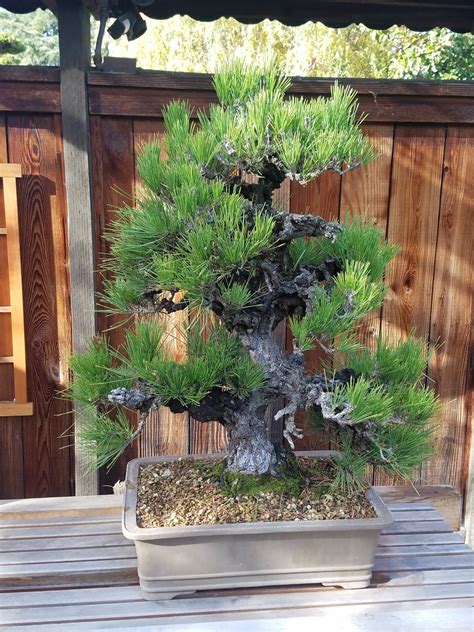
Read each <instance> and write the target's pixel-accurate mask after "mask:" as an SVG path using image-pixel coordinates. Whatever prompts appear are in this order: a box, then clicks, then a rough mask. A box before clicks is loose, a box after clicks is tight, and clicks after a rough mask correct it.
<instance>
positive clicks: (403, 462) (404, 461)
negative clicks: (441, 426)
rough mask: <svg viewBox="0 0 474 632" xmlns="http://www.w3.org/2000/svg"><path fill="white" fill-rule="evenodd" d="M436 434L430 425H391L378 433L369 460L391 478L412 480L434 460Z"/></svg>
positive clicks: (369, 453)
mask: <svg viewBox="0 0 474 632" xmlns="http://www.w3.org/2000/svg"><path fill="white" fill-rule="evenodd" d="M433 431H434V428H433V427H432V426H430V425H427V424H396V423H395V424H388V425H387V426H386V427H381V428H379V429H378V432H377V443H374V444H373V445H372V447H371V448H370V449H369V451H368V458H369V459H370V462H372V463H375V464H378V465H381V466H382V467H383V469H384V470H385V471H386V472H388V473H389V474H393V475H395V476H400V477H402V478H407V479H409V478H410V477H411V476H412V474H413V470H414V469H415V468H416V467H418V466H419V465H420V464H421V463H422V462H423V461H424V460H426V459H428V458H430V457H431V456H432V454H433V443H432V435H433Z"/></svg>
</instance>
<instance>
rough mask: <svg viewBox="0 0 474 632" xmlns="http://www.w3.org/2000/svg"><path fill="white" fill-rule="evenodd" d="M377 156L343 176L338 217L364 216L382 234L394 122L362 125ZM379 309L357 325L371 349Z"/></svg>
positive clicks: (385, 225) (377, 325) (342, 218)
mask: <svg viewBox="0 0 474 632" xmlns="http://www.w3.org/2000/svg"><path fill="white" fill-rule="evenodd" d="M364 132H365V134H366V135H367V136H368V137H369V138H370V142H371V144H372V147H373V148H374V149H375V151H376V154H377V158H376V159H375V160H373V161H372V162H371V163H370V164H369V165H368V166H366V167H364V168H362V169H356V170H355V171H351V172H349V173H347V174H345V175H344V176H343V177H342V188H341V210H340V216H341V220H344V218H345V216H346V213H347V212H348V211H350V212H351V213H352V215H353V216H354V217H361V216H362V217H364V218H366V219H367V221H369V222H371V223H373V224H374V225H376V226H378V227H379V228H380V229H381V231H382V233H383V235H384V236H385V234H386V232H387V222H388V204H389V194H390V171H391V165H392V151H393V133H394V126H393V125H365V126H364ZM381 314H382V311H381V309H380V310H375V311H373V312H372V313H371V314H369V315H368V316H366V318H364V319H362V321H361V322H360V324H359V333H360V336H361V339H362V342H363V343H364V344H365V345H367V346H368V347H371V348H373V347H374V344H375V339H376V338H377V336H378V335H379V333H380V320H381Z"/></svg>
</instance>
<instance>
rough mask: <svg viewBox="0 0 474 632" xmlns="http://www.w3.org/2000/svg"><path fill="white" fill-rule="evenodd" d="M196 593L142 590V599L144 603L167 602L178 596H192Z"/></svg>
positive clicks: (193, 591) (191, 591)
mask: <svg viewBox="0 0 474 632" xmlns="http://www.w3.org/2000/svg"><path fill="white" fill-rule="evenodd" d="M195 592H196V591H195V590H190V591H188V592H169V593H168V592H146V590H142V591H141V593H142V597H143V599H146V601H169V600H170V599H173V598H174V597H178V596H180V595H194V593H195Z"/></svg>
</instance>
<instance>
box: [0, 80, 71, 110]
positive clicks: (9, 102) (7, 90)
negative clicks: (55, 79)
mask: <svg viewBox="0 0 474 632" xmlns="http://www.w3.org/2000/svg"><path fill="white" fill-rule="evenodd" d="M0 111H2V112H31V111H33V112H45V113H46V112H47V113H52V112H55V113H59V112H61V100H60V95H59V85H55V84H53V83H28V82H15V83H13V82H9V81H2V80H1V78H0Z"/></svg>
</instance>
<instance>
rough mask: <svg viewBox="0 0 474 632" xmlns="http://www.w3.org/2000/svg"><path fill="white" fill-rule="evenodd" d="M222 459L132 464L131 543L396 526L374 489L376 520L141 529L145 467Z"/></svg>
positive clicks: (128, 495) (127, 508)
mask: <svg viewBox="0 0 474 632" xmlns="http://www.w3.org/2000/svg"><path fill="white" fill-rule="evenodd" d="M333 454H335V451H334V450H317V451H307V452H295V455H296V456H309V457H315V458H328V457H329V456H331V455H333ZM219 458H222V454H215V453H212V454H187V455H184V456H155V457H143V458H137V459H133V460H131V461H129V463H128V464H127V472H126V479H125V494H124V502H123V513H122V532H123V534H124V536H125V537H126V538H128V539H130V540H141V541H144V540H158V539H168V540H170V539H175V538H195V537H200V536H201V537H220V536H230V535H244V534H247V535H255V534H260V533H261V534H270V533H281V532H282V531H283V532H286V533H291V532H295V533H296V532H306V531H310V532H311V531H327V530H331V531H351V530H353V529H356V528H357V529H359V530H367V531H371V530H377V531H380V530H381V529H384V528H385V527H387V526H388V525H389V524H391V523H392V522H393V517H392V514H391V512H390V511H389V509H388V508H387V506H386V505H385V503H384V502H383V500H382V499H381V498H380V496H379V495H378V494H377V493H376V492H375V490H374V489H373V488H372V487H370V488H369V489H368V490H367V491H366V494H367V497H368V499H369V500H370V501H371V503H372V505H373V507H374V509H375V512H376V514H377V517H376V518H333V519H330V520H295V521H274V522H243V523H229V524H215V525H184V526H177V527H139V526H138V525H137V519H136V506H137V480H138V473H139V469H140V466H141V465H147V464H151V463H166V462H170V461H176V460H179V459H182V460H192V461H197V460H212V459H219Z"/></svg>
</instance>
